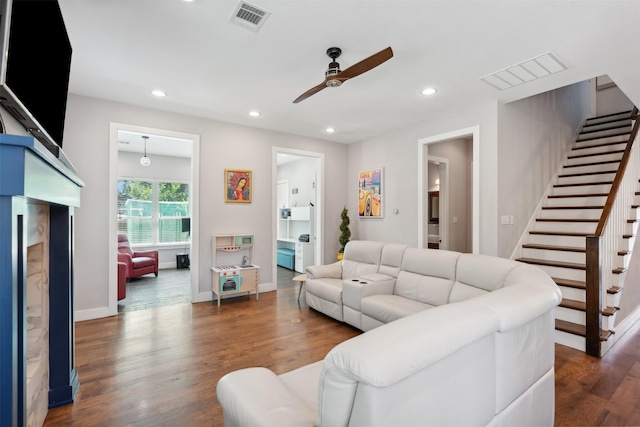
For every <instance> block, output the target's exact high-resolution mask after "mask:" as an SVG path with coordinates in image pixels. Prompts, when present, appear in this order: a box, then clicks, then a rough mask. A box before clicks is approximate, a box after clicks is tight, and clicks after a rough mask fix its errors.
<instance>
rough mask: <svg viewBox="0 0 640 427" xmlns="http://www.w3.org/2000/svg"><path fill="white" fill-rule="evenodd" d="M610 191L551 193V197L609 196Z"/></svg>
mask: <svg viewBox="0 0 640 427" xmlns="http://www.w3.org/2000/svg"><path fill="white" fill-rule="evenodd" d="M608 195H609V193H580V194H551V195H549V196H548V198H549V199H567V198H569V197H607V196H608Z"/></svg>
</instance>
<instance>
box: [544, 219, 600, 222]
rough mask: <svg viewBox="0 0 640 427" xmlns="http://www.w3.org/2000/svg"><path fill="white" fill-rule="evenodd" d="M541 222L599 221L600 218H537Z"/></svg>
mask: <svg viewBox="0 0 640 427" xmlns="http://www.w3.org/2000/svg"><path fill="white" fill-rule="evenodd" d="M536 221H539V222H598V221H600V219H598V218H595V219H591V218H536Z"/></svg>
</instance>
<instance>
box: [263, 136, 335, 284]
mask: <svg viewBox="0 0 640 427" xmlns="http://www.w3.org/2000/svg"><path fill="white" fill-rule="evenodd" d="M273 157H274V159H273V161H274V165H273V170H274V174H273V175H274V176H273V183H274V184H273V185H274V190H275V191H274V192H273V193H274V200H273V212H274V214H273V216H274V221H273V248H274V249H273V252H274V268H273V271H274V274H273V283H275V284H276V289H283V288H288V287H291V286H294V282H292V281H291V279H292V278H293V277H295V276H297V275H300V274H303V273H304V271H305V268H306V267H307V266H310V265H316V264H320V263H321V262H322V250H323V249H322V248H323V244H322V223H323V217H322V206H323V192H322V182H323V178H322V176H323V164H324V155H323V154H322V153H314V152H306V151H300V150H292V149H287V148H279V147H274V148H273Z"/></svg>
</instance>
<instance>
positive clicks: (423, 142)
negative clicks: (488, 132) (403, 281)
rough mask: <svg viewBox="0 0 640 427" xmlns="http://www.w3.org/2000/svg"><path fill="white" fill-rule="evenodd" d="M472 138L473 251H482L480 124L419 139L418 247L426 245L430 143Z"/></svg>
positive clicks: (475, 252)
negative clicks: (426, 193)
mask: <svg viewBox="0 0 640 427" xmlns="http://www.w3.org/2000/svg"><path fill="white" fill-rule="evenodd" d="M469 137H470V138H472V145H473V167H472V169H473V171H472V176H473V185H472V202H471V203H472V215H471V216H472V220H471V228H472V242H471V246H472V253H474V254H477V253H480V126H478V125H476V126H471V127H468V128H463V129H458V130H454V131H451V132H446V133H442V134H439V135H434V136H430V137H426V138H421V139H419V140H418V177H419V179H418V247H420V248H422V247H424V244H425V242H424V224H425V220H426V215H427V214H426V209H425V208H424V207H425V200H424V199H425V194H424V193H425V188H424V187H425V185H424V183H425V180H426V179H427V178H428V170H427V168H426V167H425V163H426V162H427V158H428V156H429V149H428V146H429V144H435V143H438V142H445V141H449V140H452V139H459V138H469Z"/></svg>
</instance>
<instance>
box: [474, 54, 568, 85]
mask: <svg viewBox="0 0 640 427" xmlns="http://www.w3.org/2000/svg"><path fill="white" fill-rule="evenodd" d="M566 69H567V66H566V65H564V64H563V63H562V62H560V60H559V59H558V58H556V57H555V56H554V55H553V54H552V53H550V52H547V53H545V54H542V55H540V56H536V57H535V58H532V59H528V60H526V61H523V62H521V63H519V64H516V65H512V66H510V67H507V68H505V69H502V70H500V71H496V72H495V73H492V74H489V75H487V76H484V77H480V80H483V81H484V82H485V83H488V84H490V85H491V86H493V87H495V88H496V89H500V90H505V89H509V88H512V87H514V86H518V85H521V84H523V83H526V82H530V81H532V80H536V79H539V78H542V77H544V76H548V75H550V74H555V73H559V72H560V71H563V70H566Z"/></svg>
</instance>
